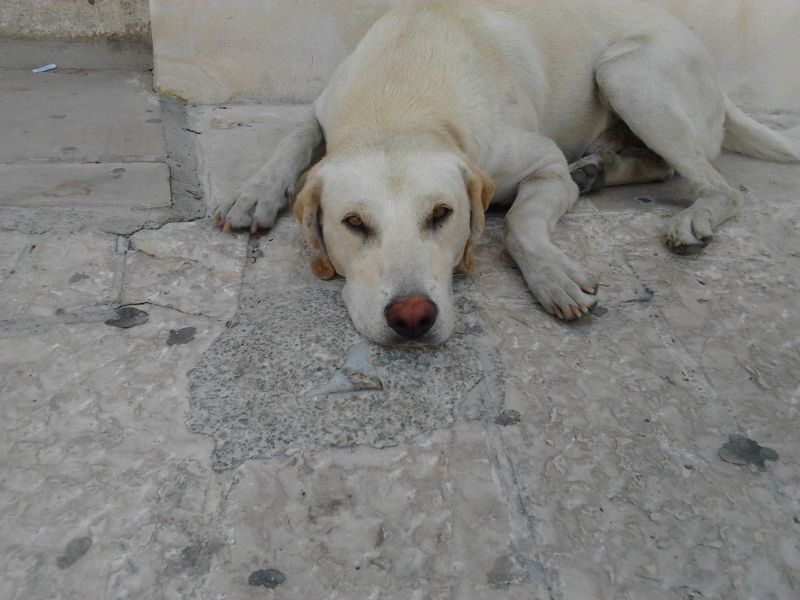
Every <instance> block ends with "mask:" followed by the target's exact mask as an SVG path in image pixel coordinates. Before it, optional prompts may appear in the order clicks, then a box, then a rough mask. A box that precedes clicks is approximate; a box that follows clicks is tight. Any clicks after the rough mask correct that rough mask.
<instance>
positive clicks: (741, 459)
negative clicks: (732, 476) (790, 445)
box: [717, 433, 778, 470]
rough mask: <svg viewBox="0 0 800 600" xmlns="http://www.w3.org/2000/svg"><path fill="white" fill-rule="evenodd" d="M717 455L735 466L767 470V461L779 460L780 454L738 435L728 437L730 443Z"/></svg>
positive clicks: (726, 443)
mask: <svg viewBox="0 0 800 600" xmlns="http://www.w3.org/2000/svg"><path fill="white" fill-rule="evenodd" d="M717 455H718V456H719V457H720V458H721V459H722V460H724V461H725V462H729V463H732V464H734V465H750V464H752V465H756V466H757V467H758V468H759V469H761V470H764V469H766V468H767V465H766V461H768V460H772V461H775V460H778V453H777V452H775V450H773V449H772V448H765V447H764V446H761V445H760V444H759V443H758V442H756V441H755V440H751V439H750V438H748V437H746V436H743V435H741V434H738V433H734V434H731V435H730V436H728V441H727V442H725V444H724V445H723V446H722V448H720V449H719V450H718V451H717Z"/></svg>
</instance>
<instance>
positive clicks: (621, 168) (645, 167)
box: [569, 146, 675, 194]
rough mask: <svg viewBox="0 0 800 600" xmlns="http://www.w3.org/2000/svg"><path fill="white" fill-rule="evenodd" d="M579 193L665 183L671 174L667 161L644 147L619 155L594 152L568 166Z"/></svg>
mask: <svg viewBox="0 0 800 600" xmlns="http://www.w3.org/2000/svg"><path fill="white" fill-rule="evenodd" d="M569 172H570V175H571V176H572V180H573V181H574V182H575V183H576V184H577V185H578V189H579V190H580V193H581V194H588V193H591V192H596V191H599V190H600V189H602V188H604V187H611V186H615V185H628V184H631V183H652V182H655V181H666V180H667V179H670V178H671V177H672V176H673V175H675V169H673V168H672V167H671V166H670V165H669V163H668V162H667V161H665V160H664V159H663V158H661V157H660V156H658V155H657V154H655V153H654V152H651V151H650V150H648V149H647V148H637V147H634V146H631V147H629V148H624V149H623V150H621V151H620V152H611V151H608V150H598V151H596V152H593V153H591V154H587V155H586V156H584V157H583V158H581V159H580V160H578V161H575V162H574V163H572V164H571V165H570V166H569Z"/></svg>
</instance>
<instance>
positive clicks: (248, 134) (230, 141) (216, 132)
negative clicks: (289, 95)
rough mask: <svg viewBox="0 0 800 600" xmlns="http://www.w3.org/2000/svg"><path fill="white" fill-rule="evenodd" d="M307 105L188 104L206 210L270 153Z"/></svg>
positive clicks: (295, 122)
mask: <svg viewBox="0 0 800 600" xmlns="http://www.w3.org/2000/svg"><path fill="white" fill-rule="evenodd" d="M310 110H312V109H311V106H308V105H303V106H261V105H256V106H241V105H239V106H229V107H211V106H200V107H193V108H192V109H191V110H190V111H189V119H190V123H191V124H192V125H191V128H192V129H194V130H196V131H200V132H202V133H201V134H200V135H198V136H196V142H197V145H196V147H197V155H198V163H199V167H200V168H199V171H200V176H201V183H202V184H203V187H204V189H205V190H206V201H207V203H208V206H209V208H212V207H216V206H217V205H218V203H219V202H220V201H221V200H223V199H225V198H227V197H228V196H230V195H231V194H233V193H235V191H236V189H237V188H238V187H239V186H240V185H241V184H242V183H244V182H245V181H247V179H249V178H250V177H251V176H252V175H254V174H255V173H256V171H258V170H259V169H260V168H261V167H262V166H263V165H264V164H265V163H266V162H267V160H269V158H270V157H271V156H272V153H273V151H274V149H275V145H276V144H277V143H278V142H279V141H280V140H281V138H283V137H284V136H285V135H286V134H287V133H289V132H290V131H291V130H292V128H293V127H294V126H295V125H296V124H297V123H298V122H300V120H301V119H302V118H303V116H304V115H306V114H307V113H308V111H310Z"/></svg>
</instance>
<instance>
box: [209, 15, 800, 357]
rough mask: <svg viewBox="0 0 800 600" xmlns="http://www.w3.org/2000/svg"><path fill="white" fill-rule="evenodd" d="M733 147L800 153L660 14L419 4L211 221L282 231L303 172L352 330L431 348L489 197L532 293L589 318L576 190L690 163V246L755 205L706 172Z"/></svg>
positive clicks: (349, 68) (328, 272) (322, 255)
mask: <svg viewBox="0 0 800 600" xmlns="http://www.w3.org/2000/svg"><path fill="white" fill-rule="evenodd" d="M723 148H724V149H729V150H733V151H738V152H741V153H744V154H747V155H750V156H754V157H760V158H764V159H769V160H776V161H787V162H788V161H798V160H800V144H798V143H797V142H795V141H793V140H792V139H791V138H789V137H787V136H784V135H782V134H780V133H778V132H776V131H773V130H771V129H769V128H767V127H766V126H764V125H762V124H759V123H758V122H756V121H755V120H753V119H751V118H750V117H748V116H747V115H745V114H744V113H743V112H742V111H741V110H739V109H738V108H737V107H736V106H734V105H733V104H732V103H731V101H730V100H729V99H728V98H727V97H726V95H725V94H724V92H723V91H722V89H721V88H720V84H719V83H718V78H717V74H716V72H715V67H714V64H713V61H712V59H711V58H710V56H709V54H708V52H707V51H706V49H705V48H704V47H703V46H702V44H701V43H700V42H699V41H698V40H697V39H696V37H695V36H694V35H693V34H692V32H691V31H690V30H689V29H687V28H686V27H685V26H684V25H683V24H681V23H680V22H679V21H677V20H676V19H675V18H673V17H672V16H671V15H669V14H668V13H666V12H664V11H662V10H661V9H659V8H656V7H653V6H650V5H647V4H643V3H640V2H636V1H633V0H606V1H604V2H596V1H592V0H537V1H532V0H485V1H479V0H424V1H420V2H416V1H412V2H409V4H408V5H407V6H406V7H403V8H400V9H397V10H394V11H393V12H391V13H389V14H387V15H386V16H384V17H383V18H381V19H380V20H379V21H378V22H377V23H376V24H375V25H374V26H373V27H372V28H371V29H370V31H369V32H368V33H367V34H366V36H365V37H364V39H363V40H362V41H361V43H360V44H359V45H358V47H357V48H356V49H355V51H354V52H353V53H352V54H351V55H350V56H349V58H347V60H346V61H345V62H344V63H343V64H342V65H341V66H340V67H339V69H338V70H337V71H336V73H335V74H334V76H333V78H332V80H331V81H330V83H329V85H328V86H327V88H326V89H325V90H324V92H323V93H322V95H321V96H320V98H319V99H318V100H317V102H316V104H315V107H314V111H313V114H310V115H309V117H308V119H307V121H306V122H305V123H304V124H302V125H300V126H298V127H297V128H296V130H295V131H294V132H293V133H291V134H290V135H289V136H288V137H286V138H285V139H284V140H283V141H282V142H281V143H280V144H279V146H278V147H277V149H276V150H275V153H274V156H273V158H272V159H271V160H270V161H269V162H268V163H267V164H266V165H265V166H264V167H263V168H262V169H261V170H259V172H258V173H257V174H256V175H255V176H254V177H252V179H250V180H249V181H248V182H246V183H245V184H244V185H243V186H242V187H241V188H240V189H239V191H238V193H237V194H236V195H235V196H234V197H231V198H229V199H228V200H226V201H225V202H224V203H223V204H222V205H221V206H219V207H217V208H216V210H215V211H214V212H213V218H214V220H215V222H216V223H217V224H218V225H220V226H222V227H223V228H224V229H226V230H231V229H237V228H246V227H249V228H250V229H251V231H256V230H258V229H259V228H269V227H271V226H272V225H273V224H274V222H275V219H276V217H277V215H278V213H279V212H280V210H281V209H282V208H283V207H284V206H285V204H286V202H287V199H286V198H287V196H289V195H291V194H289V193H288V191H290V190H291V189H292V188H293V186H294V185H295V184H296V183H297V189H298V193H297V194H296V199H295V206H294V211H295V214H296V216H297V218H298V219H299V220H300V222H301V225H302V230H303V232H304V235H305V238H306V240H307V243H308V246H309V247H310V248H311V250H312V252H313V254H314V258H313V261H312V269H313V272H314V273H315V274H316V275H317V276H318V277H320V278H324V279H327V278H331V277H333V276H334V275H336V274H339V275H341V276H342V277H344V278H345V279H346V283H345V286H344V288H343V295H344V300H345V304H346V306H347V309H348V311H349V313H350V316H351V318H352V320H353V323H354V324H355V326H356V328H357V329H358V330H359V331H360V332H361V333H362V334H363V335H365V336H366V337H367V338H369V339H371V340H373V341H375V342H377V343H381V344H390V345H391V344H398V343H408V342H415V343H430V344H436V343H441V342H443V341H445V340H446V339H447V338H448V337H449V336H450V335H451V333H452V331H453V328H454V323H455V319H456V316H455V309H454V305H453V294H452V276H453V272H454V270H462V271H468V270H469V269H470V267H471V266H472V262H473V253H474V251H475V244H476V242H477V241H478V239H479V238H480V237H481V234H482V232H483V229H484V211H485V210H486V209H487V207H488V206H489V204H490V203H498V204H505V205H507V206H509V209H508V211H507V216H506V218H505V220H506V246H507V249H508V252H509V253H510V255H511V257H513V259H514V260H515V261H516V263H517V265H518V266H519V268H520V270H521V271H522V275H523V276H524V278H525V281H526V282H527V285H528V286H529V288H530V290H531V292H532V293H533V295H534V296H535V298H536V299H537V300H538V301H539V303H540V304H541V305H542V306H543V307H544V309H545V310H546V311H547V312H548V313H550V314H551V315H553V316H555V317H557V318H558V319H563V320H572V319H578V318H580V317H582V316H583V315H585V314H587V313H588V312H589V311H590V309H591V308H592V307H593V306H594V305H595V303H596V302H597V284H596V281H595V279H594V278H593V277H591V276H590V275H589V274H588V273H587V272H586V271H585V270H584V269H583V268H582V267H581V266H580V265H578V264H576V263H575V262H574V261H573V260H572V259H570V258H569V257H568V256H567V255H566V254H565V253H564V252H563V251H562V250H561V249H559V248H558V247H557V246H556V245H555V244H554V243H553V242H552V241H551V239H550V236H551V233H552V231H553V228H554V227H555V225H556V223H557V222H558V220H559V218H560V217H561V216H562V215H563V214H564V213H565V211H567V210H568V209H569V208H570V207H571V206H572V205H573V204H574V203H575V201H576V199H577V198H578V196H579V194H580V193H586V192H590V191H594V190H598V189H600V188H602V187H603V186H613V185H623V184H629V183H644V182H654V181H661V180H664V179H667V178H669V177H671V176H672V175H673V174H674V173H676V172H677V173H679V174H680V175H682V176H683V177H684V178H685V179H686V180H687V181H688V182H689V183H691V184H692V186H693V188H694V190H695V192H694V193H695V196H696V199H695V201H694V203H693V204H692V205H691V206H690V207H688V208H686V209H685V210H683V211H682V212H680V213H678V214H677V215H676V216H675V217H674V218H672V220H671V221H670V222H669V224H668V225H667V230H666V243H667V245H668V246H669V247H670V248H671V249H672V250H673V251H675V252H677V253H679V254H688V253H693V252H697V251H698V250H700V249H701V248H703V247H704V246H705V245H706V244H708V243H709V241H710V240H711V237H712V235H713V232H714V229H715V228H716V227H717V226H718V225H720V224H721V223H723V222H724V221H726V220H727V219H730V218H731V217H732V216H734V215H735V214H736V212H737V210H738V209H739V207H740V205H741V204H742V201H743V198H742V195H741V193H740V191H739V190H738V189H735V188H733V187H732V186H730V185H729V184H728V183H727V182H726V181H725V179H723V177H722V176H721V175H720V174H719V172H718V171H717V170H716V169H715V168H714V166H713V165H712V163H711V161H713V160H714V159H715V158H716V157H717V156H718V155H719V154H720V152H721V149H723ZM321 151H324V158H322V159H321V160H320V161H319V162H317V163H316V164H313V165H312V162H313V157H314V155H315V153H320V152H321ZM309 167H310V170H309ZM301 175H302V179H301V180H300V181H299V182H298V178H300V176H301Z"/></svg>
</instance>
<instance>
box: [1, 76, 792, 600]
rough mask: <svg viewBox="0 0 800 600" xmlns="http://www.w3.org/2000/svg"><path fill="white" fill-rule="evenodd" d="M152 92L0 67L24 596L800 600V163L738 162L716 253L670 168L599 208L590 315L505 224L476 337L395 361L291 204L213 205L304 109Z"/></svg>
mask: <svg viewBox="0 0 800 600" xmlns="http://www.w3.org/2000/svg"><path fill="white" fill-rule="evenodd" d="M148 86H149V78H148V74H147V73H141V72H139V73H133V72H108V71H106V72H80V71H79V72H69V73H63V72H62V73H59V72H55V73H49V74H41V75H33V74H31V73H30V72H26V71H6V72H2V73H0V105H2V107H3V109H2V111H0V140H2V142H0V163H2V164H0V179H1V180H2V186H1V187H2V189H0V228H2V230H1V231H0V398H1V399H0V455H1V456H2V457H3V460H2V466H0V557H1V558H2V560H1V561H0V598H4V599H9V600H16V599H26V600H38V599H45V598H47V599H51V598H59V599H73V598H74V599H81V600H87V599H88V600H91V599H95V598H97V599H101V598H103V599H104V598H137V599H138V598H142V599H178V598H186V599H188V598H204V599H209V600H210V599H215V600H216V599H221V598H228V599H235V600H238V599H249V598H259V599H260V598H276V599H283V600H308V599H312V598H314V599H316V598H319V599H323V598H325V599H334V598H335V599H337V600H351V599H352V600H365V599H376V600H377V599H381V600H382V599H392V600H394V599H397V600H408V599H420V600H423V599H424V600H434V599H436V600H438V599H445V598H446V599H453V600H472V599H476V600H477V599H484V598H492V599H499V600H504V599H519V600H523V599H524V600H531V599H534V600H539V599H557V600H593V599H597V600H608V599H611V598H615V599H616V598H620V599H622V598H625V599H630V600H639V599H646V600H661V599H664V600H668V599H669V600H704V599H725V600H734V599H742V600H745V599H747V600H751V599H752V600H795V599H796V598H798V597H800V576H799V575H798V573H800V442H798V433H797V432H798V425H799V421H798V402H800V337H798V336H799V335H800V334H798V332H800V311H798V307H800V301H798V298H800V283H798V272H799V271H800V250H798V248H800V203H798V200H797V192H796V188H797V186H798V184H800V167H798V166H786V165H774V164H770V163H764V162H759V161H755V160H749V159H745V158H742V157H737V156H725V157H723V159H722V160H721V161H720V166H721V169H722V170H723V171H724V173H725V174H726V176H727V177H728V178H729V179H730V180H731V181H734V182H736V183H737V184H741V185H744V186H746V187H747V189H748V190H749V193H748V202H747V206H746V208H745V210H744V211H743V213H742V214H741V215H740V216H739V217H738V218H737V219H736V220H735V221H733V222H731V223H729V224H727V225H725V226H724V227H723V228H722V229H721V230H720V231H719V234H718V235H717V236H716V237H715V240H714V242H713V244H712V245H711V246H710V247H709V248H708V249H707V250H706V251H705V252H704V253H703V254H702V255H700V256H697V257H692V258H683V257H676V256H673V255H671V254H669V252H667V251H666V249H665V247H664V245H663V243H662V240H661V232H662V231H663V228H664V223H665V220H666V218H667V217H668V216H669V215H671V214H673V213H674V212H675V211H676V210H678V208H679V206H680V205H682V204H684V203H685V202H686V200H687V198H688V194H687V191H686V189H685V188H684V186H683V185H682V184H681V182H680V180H676V181H673V182H670V183H668V184H663V185H655V186H640V187H629V188H619V189H613V190H608V191H605V192H603V193H601V194H599V195H595V196H591V197H588V198H586V199H583V200H582V201H581V202H580V204H579V205H578V206H577V207H576V208H575V210H573V211H572V212H571V213H570V214H569V215H568V216H567V217H566V218H565V219H564V221H563V223H562V225H561V227H560V229H559V233H558V240H559V242H560V243H561V244H562V246H563V247H564V248H565V249H567V250H568V252H569V253H570V254H572V255H573V256H574V257H576V258H577V259H579V260H580V261H581V262H582V263H583V264H584V265H586V266H587V267H589V268H590V269H591V270H592V271H593V272H594V273H595V274H597V275H598V276H599V277H600V279H601V281H602V284H603V285H602V291H601V309H599V310H597V311H596V312H595V315H593V316H592V317H590V318H588V319H587V320H585V321H582V322H580V323H577V324H573V325H564V324H561V323H558V322H556V321H555V320H553V319H552V318H550V317H548V316H547V315H546V314H545V313H544V312H543V311H542V310H541V309H540V308H539V307H538V306H536V305H535V303H534V302H533V301H532V299H531V296H530V294H529V293H528V291H527V290H526V289H525V287H524V283H523V282H522V279H521V277H520V275H519V274H518V272H517V271H516V270H515V268H514V266H513V264H512V263H511V261H510V259H509V258H508V256H507V255H506V254H505V252H504V250H503V246H502V215H501V214H492V215H491V216H490V218H489V224H488V231H487V235H486V238H485V240H484V242H483V243H482V245H481V247H480V251H479V253H478V257H477V267H476V270H475V272H474V273H472V274H471V275H469V276H464V277H460V278H458V280H457V281H456V290H457V297H458V304H459V306H460V310H461V314H462V319H461V325H460V326H459V330H458V332H457V334H456V336H455V337H454V338H453V340H452V341H451V342H450V343H448V344H447V345H446V346H445V347H444V348H442V349H440V350H437V351H432V352H416V353H411V352H401V351H389V350H383V349H378V348H374V347H371V346H370V345H369V344H366V343H364V342H363V341H362V340H361V339H360V338H359V337H358V335H357V334H356V333H355V332H354V330H353V329H352V326H351V325H350V323H349V321H348V320H347V317H346V314H345V312H344V309H343V307H342V305H341V301H340V299H339V296H338V290H339V289H340V287H341V282H340V281H333V282H326V283H324V282H320V281H317V280H315V279H313V277H311V275H310V274H309V272H308V268H307V265H306V254H305V251H304V249H303V244H302V241H301V239H300V235H299V232H298V229H297V227H296V225H295V223H294V222H293V221H292V220H291V219H289V218H288V217H287V218H284V219H282V220H281V221H280V223H279V224H278V226H277V227H276V228H275V229H274V230H273V231H272V232H270V233H268V234H264V235H261V236H258V237H252V238H248V237H247V236H245V235H227V234H222V233H220V232H218V231H217V230H215V229H214V228H213V227H212V226H211V225H210V224H209V222H208V220H207V219H201V218H199V217H200V216H202V214H203V212H204V210H205V209H204V207H205V204H206V203H208V204H213V203H214V202H215V201H216V200H217V199H218V198H219V197H222V196H224V195H225V194H228V193H230V191H231V189H232V188H233V187H234V186H235V185H236V183H237V182H238V181H240V180H241V179H242V178H244V177H246V176H247V175H248V174H250V173H251V172H253V171H254V170H255V169H257V168H258V167H259V166H260V164H261V163H262V162H263V161H264V160H265V159H266V158H267V157H268V155H269V152H270V151H271V148H272V147H273V145H274V142H275V140H276V139H278V137H279V136H280V135H282V134H283V133H284V132H285V131H287V130H288V129H289V128H291V126H292V123H293V122H294V121H295V120H296V119H297V117H298V115H299V113H300V111H301V110H302V109H300V108H296V107H288V108H287V107H284V108H281V107H258V106H249V107H237V106H230V107H195V108H191V107H190V108H189V110H188V114H187V113H185V112H184V111H183V109H182V107H180V106H179V105H178V104H177V103H175V102H169V101H167V100H164V99H162V100H161V101H159V99H158V98H157V97H156V96H154V95H153V94H152V93H151V92H150V91H149V87H148ZM169 173H171V174H172V179H171V180H170V178H169V175H168V174H169ZM120 308H125V309H126V310H122V311H120V310H118V309H120ZM121 326H129V327H127V328H125V327H121ZM351 367H352V368H351ZM354 371H359V372H361V373H365V375H360V376H354V375H353V373H354ZM735 434H741V435H744V436H747V438H750V439H752V440H756V441H757V442H758V443H760V444H761V445H762V446H764V447H765V448H771V449H774V452H775V453H777V460H772V459H775V458H776V454H775V453H772V452H770V451H769V450H767V449H760V448H758V447H757V446H754V445H752V444H751V445H749V446H748V445H747V444H745V443H742V440H741V439H739V443H738V444H736V443H734V444H732V445H730V447H728V448H727V449H724V450H721V449H722V448H723V445H725V444H726V443H728V442H729V436H731V435H735ZM735 441H736V438H734V442H735ZM721 457H724V458H725V459H726V460H722V458H721ZM764 459H768V460H766V462H763V461H764ZM729 461H734V462H729ZM735 462H739V463H744V464H734V463H735ZM755 463H761V464H763V467H760V466H758V464H755Z"/></svg>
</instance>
